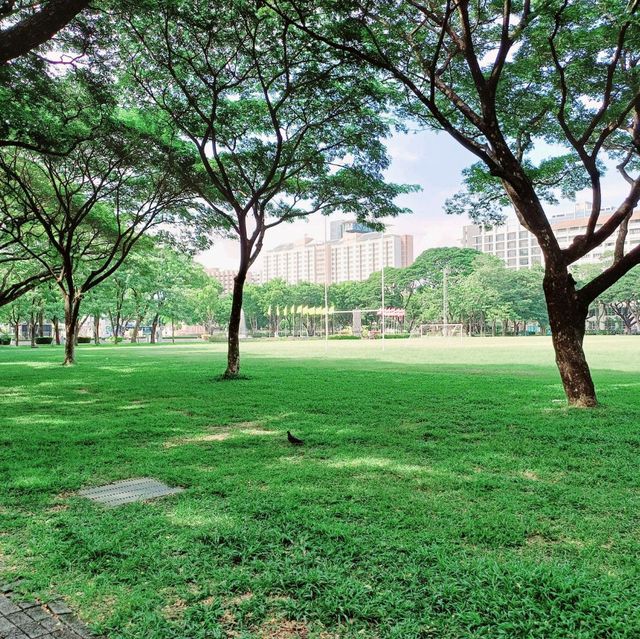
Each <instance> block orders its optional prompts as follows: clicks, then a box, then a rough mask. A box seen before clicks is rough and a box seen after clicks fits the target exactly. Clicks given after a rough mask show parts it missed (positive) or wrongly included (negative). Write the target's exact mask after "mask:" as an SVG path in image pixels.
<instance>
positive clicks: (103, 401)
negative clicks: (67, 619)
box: [0, 337, 640, 639]
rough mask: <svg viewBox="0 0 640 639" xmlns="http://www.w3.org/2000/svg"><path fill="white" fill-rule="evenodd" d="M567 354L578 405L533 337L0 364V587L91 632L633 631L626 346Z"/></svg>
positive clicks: (118, 351)
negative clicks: (112, 486) (57, 601)
mask: <svg viewBox="0 0 640 639" xmlns="http://www.w3.org/2000/svg"><path fill="white" fill-rule="evenodd" d="M587 352H588V356H589V358H590V362H591V363H592V367H593V371H594V377H595V380H596V384H597V386H598V389H599V396H600V400H601V402H602V406H601V407H599V408H598V409H595V410H590V411H586V410H577V409H568V408H566V407H565V406H564V404H563V394H562V389H561V386H560V383H559V378H558V375H557V372H556V369H555V366H554V364H553V353H552V351H551V346H550V341H549V340H548V339H546V338H512V339H494V340H491V339H486V340H485V339H472V340H463V341H460V340H457V339H453V340H450V341H448V342H444V341H442V340H438V339H433V338H431V339H429V338H427V339H424V340H396V341H393V342H392V341H390V342H388V343H387V344H386V347H385V350H384V351H383V350H382V345H381V343H380V342H363V343H359V342H350V341H345V342H331V343H330V344H329V348H328V353H326V354H325V346H324V344H323V343H322V342H298V343H274V342H270V341H255V342H245V343H243V372H244V373H246V374H247V375H249V377H250V379H248V380H244V381H236V382H217V381H215V376H216V375H217V374H219V373H221V372H222V370H223V368H224V360H225V353H224V349H223V345H219V344H212V345H204V344H190V345H179V346H171V345H164V346H155V347H154V346H140V347H128V346H124V347H123V346H119V347H106V346H102V347H92V346H87V347H80V348H79V352H78V361H79V364H78V366H76V367H75V368H72V369H67V368H63V367H62V366H60V365H59V362H60V361H61V359H62V352H61V349H60V348H55V347H42V348H39V349H37V350H31V349H29V348H26V347H25V348H19V349H15V348H10V347H3V348H0V379H2V388H1V389H0V397H1V399H0V424H1V425H2V428H1V429H0V480H1V482H2V483H1V491H0V565H1V566H0V579H4V580H12V579H15V578H16V577H17V576H20V577H22V578H23V581H22V582H21V585H20V590H21V592H22V594H24V595H27V596H37V597H41V598H43V599H47V598H48V597H49V596H50V595H51V593H57V594H59V595H62V596H63V597H64V598H65V599H66V601H67V602H68V603H69V604H70V605H71V606H72V607H73V608H74V609H75V610H76V611H77V612H78V614H79V616H80V617H81V618H83V619H84V620H85V621H87V622H88V623H89V624H90V625H91V626H92V627H93V628H94V629H96V630H97V631H100V632H103V633H105V634H106V635H108V636H109V637H110V638H111V639H114V638H120V637H122V638H125V637H126V638H134V637H135V638H140V639H160V638H162V639H165V638H166V639H187V638H188V639H205V638H215V637H220V638H223V637H234V638H249V637H265V638H272V639H282V638H293V637H300V638H307V637H309V638H318V639H320V638H322V639H333V638H338V637H340V638H343V637H345V638H347V637H349V638H356V637H357V638H365V639H372V638H374V637H375V638H387V637H388V638H391V637H394V638H398V639H400V638H401V639H412V638H414V639H417V638H423V639H426V638H454V637H456V638H461V639H462V638H465V639H466V638H477V637H487V638H489V637H490V638H493V637H504V638H508V639H511V638H519V637H522V638H532V637H535V638H545V639H551V638H558V637H566V638H572V639H574V638H587V637H589V638H607V637H630V638H631V637H634V638H637V637H639V636H640V606H639V605H638V602H639V601H640V570H639V565H640V564H639V559H640V556H639V555H640V552H639V551H640V490H639V489H640V480H639V477H640V395H639V393H638V389H639V388H640V378H639V376H638V369H639V368H640V357H639V356H640V338H635V339H634V338H623V337H619V338H591V339H589V341H588V343H587ZM287 429H290V430H292V431H293V432H294V434H296V435H298V436H299V437H302V438H303V439H304V440H305V442H306V445H305V446H304V447H301V448H294V447H292V446H290V445H289V444H288V443H287V440H286V431H287ZM142 476H151V477H155V478H158V479H160V480H163V481H165V482H167V483H169V484H171V485H179V486H183V487H184V488H186V490H185V492H183V493H181V494H179V495H175V496H172V497H168V498H164V499H160V500H156V501H153V502H149V503H144V504H130V505H127V506H123V507H120V508H117V509H110V510H106V509H103V508H102V507H99V506H96V505H94V504H92V503H90V502H88V501H87V500H83V499H81V498H79V497H76V496H74V492H75V491H77V490H79V489H81V488H83V487H87V486H94V485H99V484H102V483H108V482H111V481H116V480H119V479H127V478H131V477H142Z"/></svg>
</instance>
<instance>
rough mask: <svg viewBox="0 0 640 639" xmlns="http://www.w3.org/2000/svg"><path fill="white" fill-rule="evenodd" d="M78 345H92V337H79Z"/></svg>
mask: <svg viewBox="0 0 640 639" xmlns="http://www.w3.org/2000/svg"><path fill="white" fill-rule="evenodd" d="M78 344H91V338H90V337H78Z"/></svg>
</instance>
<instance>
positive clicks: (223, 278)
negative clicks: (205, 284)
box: [205, 267, 260, 293]
mask: <svg viewBox="0 0 640 639" xmlns="http://www.w3.org/2000/svg"><path fill="white" fill-rule="evenodd" d="M205 270H206V272H207V275H209V276H211V277H213V278H215V279H216V280H218V282H220V284H222V290H223V291H224V292H225V293H231V292H232V291H233V281H234V278H235V276H236V275H237V273H238V272H237V271H234V270H233V269H221V268H215V267H214V268H208V269H205ZM246 281H247V284H259V283H260V274H259V273H252V272H251V271H249V272H248V273H247V280H246Z"/></svg>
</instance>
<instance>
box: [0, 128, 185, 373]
mask: <svg viewBox="0 0 640 639" xmlns="http://www.w3.org/2000/svg"><path fill="white" fill-rule="evenodd" d="M0 189H1V190H2V193H3V198H2V199H1V200H0V212H1V213H2V215H3V218H4V219H6V220H9V225H8V231H7V232H8V233H12V232H13V231H12V230H11V228H12V227H15V226H17V225H18V222H20V224H19V226H20V228H21V232H20V234H19V235H17V234H14V236H13V239H14V240H15V241H16V242H17V243H18V244H19V245H20V247H21V249H23V250H24V251H25V252H27V253H28V254H29V255H30V256H31V257H32V258H33V260H35V261H36V262H37V263H38V264H40V265H41V267H42V268H43V269H44V270H46V271H48V273H49V275H50V276H51V278H52V279H53V280H54V281H55V282H56V284H57V286H58V288H59V289H60V291H61V293H62V296H63V298H64V303H65V329H66V341H65V358H64V363H65V364H67V365H68V364H73V363H74V361H75V342H76V337H77V331H78V319H79V314H80V304H81V301H82V298H83V296H84V295H85V294H86V293H87V292H88V291H89V290H91V289H92V288H93V287H95V286H97V285H98V284H100V283H101V282H103V281H104V280H105V279H107V278H108V277H109V276H110V275H112V274H113V273H114V272H115V271H116V270H117V269H118V267H119V266H120V264H122V262H123V261H124V259H125V258H126V257H127V255H128V254H129V252H130V251H131V249H132V247H133V246H134V245H135V243H136V242H137V241H138V240H139V239H140V238H141V237H142V236H143V234H144V233H145V232H147V231H148V230H149V229H152V228H153V227H155V226H157V225H159V224H161V223H162V222H165V221H168V220H169V219H170V218H171V216H172V215H173V214H175V213H176V212H177V211H179V210H181V209H182V208H183V207H184V206H185V205H187V204H188V203H189V199H188V195H187V194H186V193H185V192H184V191H183V188H182V187H181V185H179V184H178V183H177V182H176V181H175V180H174V179H173V171H172V158H171V157H166V156H162V157H161V156H159V155H158V154H157V153H156V152H155V151H154V149H153V148H152V147H150V146H146V147H143V145H142V144H141V143H140V140H139V139H137V136H136V135H135V134H134V133H133V131H132V130H130V129H129V128H128V127H121V128H117V127H116V128H114V129H113V130H112V131H110V132H108V133H106V134H104V135H102V136H100V137H99V138H98V139H96V140H94V141H92V142H91V143H83V144H81V145H79V146H78V147H76V148H75V149H74V151H73V152H72V153H69V154H68V155H66V156H64V157H58V156H42V155H39V154H36V153H34V152H32V151H27V150H24V149H17V148H14V149H5V150H4V151H0ZM19 216H22V217H26V220H23V219H22V217H20V219H18V218H19Z"/></svg>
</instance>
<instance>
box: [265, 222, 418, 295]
mask: <svg viewBox="0 0 640 639" xmlns="http://www.w3.org/2000/svg"><path fill="white" fill-rule="evenodd" d="M345 224H346V225H347V226H346V228H348V232H342V233H340V234H339V239H332V240H329V241H327V242H317V241H315V240H313V239H312V238H310V237H306V236H305V237H304V238H303V239H302V240H300V241H298V242H294V243H289V244H282V245H281V246H278V247H276V248H275V249H272V250H270V251H267V252H266V253H265V256H264V260H263V269H262V281H263V282H268V281H270V280H273V279H276V278H280V279H283V280H285V281H286V282H288V283H289V284H297V283H298V282H312V283H315V284H324V282H325V281H326V282H328V283H329V284H336V283H338V282H348V281H362V280H366V279H367V278H368V277H369V275H371V274H372V273H375V272H376V271H380V270H381V269H382V265H383V263H384V266H385V267H396V268H403V267H406V266H409V265H411V264H412V263H413V236H411V235H393V234H386V233H384V234H382V233H376V232H368V231H365V232H359V231H354V230H352V229H353V228H354V227H351V226H350V225H351V223H345ZM358 228H360V227H358ZM363 230H364V229H363ZM332 235H333V236H334V237H336V236H337V235H338V232H337V231H335V232H334V229H333V228H332Z"/></svg>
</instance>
